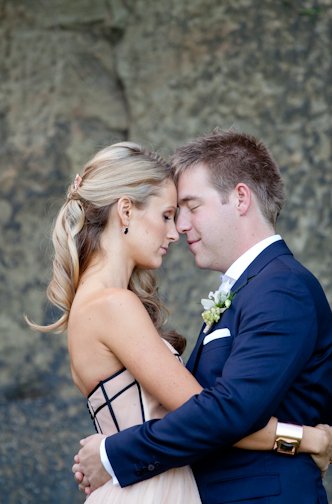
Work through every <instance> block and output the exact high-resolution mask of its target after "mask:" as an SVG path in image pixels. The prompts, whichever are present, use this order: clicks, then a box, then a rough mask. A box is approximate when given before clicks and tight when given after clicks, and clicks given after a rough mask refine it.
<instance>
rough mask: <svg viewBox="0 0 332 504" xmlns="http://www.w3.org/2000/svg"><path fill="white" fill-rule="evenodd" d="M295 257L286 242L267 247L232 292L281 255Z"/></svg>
mask: <svg viewBox="0 0 332 504" xmlns="http://www.w3.org/2000/svg"><path fill="white" fill-rule="evenodd" d="M285 254H286V255H293V254H292V252H291V251H290V250H289V248H288V247H287V245H286V243H285V242H284V240H278V241H276V242H274V243H272V244H271V245H269V246H268V247H266V248H265V249H264V250H263V251H262V252H261V253H260V254H259V255H258V256H257V257H256V259H254V260H253V262H252V263H251V264H250V265H249V266H248V268H247V269H246V270H245V271H244V272H243V273H242V275H241V276H240V278H238V280H237V281H236V282H235V283H234V285H233V287H232V291H233V292H234V291H236V290H237V289H239V288H240V287H241V286H242V285H244V284H246V283H247V282H248V279H249V278H250V277H252V276H256V275H258V274H259V273H260V272H261V271H262V270H263V269H264V268H265V266H266V265H267V264H269V263H270V262H271V261H273V260H274V259H276V258H277V257H279V256H281V255H285ZM203 328H204V326H203V327H202V329H201V332H200V334H199V337H198V339H197V343H196V345H195V347H194V349H193V351H192V353H191V355H190V357H189V360H188V363H187V368H188V369H189V371H190V372H191V373H195V369H196V366H197V363H198V358H199V355H200V349H201V348H202V343H203V339H204V336H205V334H204V333H203Z"/></svg>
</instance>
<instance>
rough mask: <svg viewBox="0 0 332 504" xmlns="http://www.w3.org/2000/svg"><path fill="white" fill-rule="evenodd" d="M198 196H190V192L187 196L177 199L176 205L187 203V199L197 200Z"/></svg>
mask: <svg viewBox="0 0 332 504" xmlns="http://www.w3.org/2000/svg"><path fill="white" fill-rule="evenodd" d="M199 199H200V198H199V196H191V195H190V194H189V195H188V196H186V197H185V198H181V199H179V200H178V205H185V204H186V203H188V202H189V201H195V200H199Z"/></svg>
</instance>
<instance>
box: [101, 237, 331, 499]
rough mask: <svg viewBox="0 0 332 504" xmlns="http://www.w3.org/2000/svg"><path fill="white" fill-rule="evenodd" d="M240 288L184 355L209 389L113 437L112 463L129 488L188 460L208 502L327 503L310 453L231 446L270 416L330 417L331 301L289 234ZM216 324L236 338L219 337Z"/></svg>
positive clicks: (311, 421)
mask: <svg viewBox="0 0 332 504" xmlns="http://www.w3.org/2000/svg"><path fill="white" fill-rule="evenodd" d="M237 289H239V291H238V293H237V294H236V296H235V297H234V299H233V302H232V305H231V307H230V308H229V309H228V310H226V311H225V312H224V314H223V315H222V317H221V319H220V320H219V322H218V323H217V324H215V326H213V327H212V329H211V330H210V333H209V334H210V335H211V334H212V336H211V338H210V339H211V341H210V342H208V343H207V344H205V345H203V340H204V337H205V336H206V335H205V334H203V332H201V334H200V336H199V338H198V341H197V344H196V346H195V348H194V350H193V353H192V355H191V357H190V359H189V362H188V368H189V370H190V371H192V372H193V373H194V375H195V377H196V378H197V379H198V381H199V382H200V383H201V384H202V386H203V387H204V391H203V392H202V393H201V394H199V395H197V396H194V397H193V398H191V399H190V400H189V401H187V402H186V403H185V404H184V405H183V406H181V407H180V408H179V409H177V410H176V411H174V412H171V413H169V414H168V415H166V417H165V418H164V419H162V420H152V421H150V422H147V423H145V424H143V425H140V426H137V427H133V428H131V429H127V430H125V431H123V432H120V433H118V434H116V435H114V436H111V437H109V438H107V440H106V450H107V453H108V456H109V458H110V461H111V463H112V466H113V468H114V470H115V473H116V475H117V477H118V479H119V481H120V484H121V486H127V485H130V484H132V483H135V482H138V481H140V480H144V479H147V478H150V477H152V476H154V475H156V474H159V473H161V472H163V471H165V470H167V469H169V468H172V467H177V466H182V465H186V464H190V465H191V466H192V467H193V470H194V474H195V477H196V480H197V483H198V487H199V491H200V494H201V498H202V501H203V503H204V504H221V503H228V502H241V503H246V502H249V499H251V500H250V503H253V502H257V503H261V504H263V503H264V504H265V503H267V502H268V503H269V504H270V503H271V504H272V503H282V504H294V503H301V504H314V503H315V504H316V503H324V504H325V503H327V498H326V493H325V490H324V488H323V485H322V481H321V476H320V471H319V470H318V468H317V467H316V466H315V464H314V463H313V461H312V459H311V457H310V456H309V455H304V454H303V455H302V454H300V455H297V456H296V457H289V456H285V455H280V454H277V453H275V452H273V451H267V452H258V451H247V450H241V449H237V448H232V445H233V444H234V443H235V442H236V441H238V440H239V439H241V438H243V437H244V436H246V435H248V434H250V433H252V432H254V431H256V430H258V429H260V428H262V427H263V426H264V425H266V423H267V422H268V420H269V419H270V417H271V416H276V417H277V418H278V419H279V421H281V422H292V423H296V424H301V425H302V424H306V425H313V426H314V425H316V424H317V423H329V424H332V314H331V309H330V307H329V304H328V302H327V300H326V297H325V295H324V293H323V290H322V288H321V287H320V285H319V283H318V281H317V280H316V279H315V277H314V276H313V275H312V274H311V273H310V272H309V271H308V270H306V269H305V268H304V267H303V266H302V265H301V264H300V263H299V262H297V261H296V260H295V259H294V257H293V255H292V254H291V252H290V251H289V249H288V248H287V246H286V244H285V243H284V242H283V241H279V242H275V243H273V244H272V245H270V246H269V247H267V248H266V249H265V250H264V251H263V252H262V253H261V254H260V255H259V256H258V257H257V258H256V259H255V260H254V261H253V263H252V264H251V265H250V266H249V267H248V269H247V270H246V271H245V272H244V273H243V274H242V275H241V277H240V278H239V280H238V281H237V282H236V284H235V285H234V287H233V289H232V291H236V290H237ZM218 329H225V330H226V329H228V330H229V332H230V336H228V337H227V336H226V337H222V338H216V339H213V333H214V331H216V330H218ZM225 332H226V333H227V332H228V331H227V330H226V331H223V332H221V333H219V334H223V333H225ZM216 334H218V333H216Z"/></svg>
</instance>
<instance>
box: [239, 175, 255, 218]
mask: <svg viewBox="0 0 332 504" xmlns="http://www.w3.org/2000/svg"><path fill="white" fill-rule="evenodd" d="M235 195H236V200H237V205H236V206H237V208H238V210H239V213H240V215H245V214H246V213H247V212H248V210H249V208H250V204H251V196H252V195H251V189H250V188H249V187H248V186H247V184H244V183H243V182H239V183H238V184H237V186H236V187H235Z"/></svg>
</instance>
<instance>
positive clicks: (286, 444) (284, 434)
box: [273, 422, 303, 455]
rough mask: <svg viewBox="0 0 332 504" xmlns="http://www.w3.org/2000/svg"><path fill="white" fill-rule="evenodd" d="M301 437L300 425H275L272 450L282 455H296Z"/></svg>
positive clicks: (280, 423)
mask: <svg viewBox="0 0 332 504" xmlns="http://www.w3.org/2000/svg"><path fill="white" fill-rule="evenodd" d="M302 437H303V427H302V426H301V425H294V424H286V423H282V422H278V423H277V430H276V438H275V443H274V447H273V449H274V450H275V451H277V452H278V453H282V454H284V455H296V454H297V452H298V450H299V448H300V444H301V441H302Z"/></svg>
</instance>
